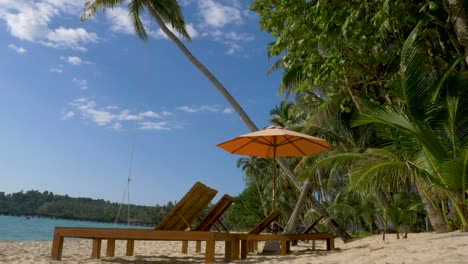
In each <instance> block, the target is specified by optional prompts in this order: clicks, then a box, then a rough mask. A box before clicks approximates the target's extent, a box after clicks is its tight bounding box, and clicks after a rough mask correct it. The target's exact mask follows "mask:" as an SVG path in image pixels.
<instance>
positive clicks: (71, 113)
mask: <svg viewBox="0 0 468 264" xmlns="http://www.w3.org/2000/svg"><path fill="white" fill-rule="evenodd" d="M74 116H75V113H74V112H73V111H68V112H66V113H64V114H63V115H62V119H63V120H68V119H70V118H72V117H74Z"/></svg>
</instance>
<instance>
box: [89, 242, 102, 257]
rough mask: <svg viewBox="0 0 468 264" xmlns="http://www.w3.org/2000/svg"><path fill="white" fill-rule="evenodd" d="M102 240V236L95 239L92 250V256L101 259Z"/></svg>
mask: <svg viewBox="0 0 468 264" xmlns="http://www.w3.org/2000/svg"><path fill="white" fill-rule="evenodd" d="M101 241H102V239H100V238H94V239H93V251H92V252H91V257H92V258H96V259H99V258H101Z"/></svg>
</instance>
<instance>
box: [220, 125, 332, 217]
mask: <svg viewBox="0 0 468 264" xmlns="http://www.w3.org/2000/svg"><path fill="white" fill-rule="evenodd" d="M217 146H218V147H220V148H222V149H224V150H226V151H228V152H230V153H233V154H238V155H248V156H255V157H264V158H273V203H272V207H273V210H274V209H275V208H276V204H275V202H276V200H275V199H276V166H275V165H276V158H277V157H302V156H308V155H312V154H315V153H319V152H323V151H327V150H329V149H330V146H329V145H328V143H327V142H326V141H325V140H323V139H321V138H316V137H312V136H309V135H306V134H302V133H298V132H295V131H290V130H286V129H284V128H282V127H278V126H269V127H266V128H264V129H263V130H260V131H256V132H252V133H249V134H245V135H241V136H238V137H235V138H233V139H231V140H228V141H226V142H223V143H220V144H218V145H217Z"/></svg>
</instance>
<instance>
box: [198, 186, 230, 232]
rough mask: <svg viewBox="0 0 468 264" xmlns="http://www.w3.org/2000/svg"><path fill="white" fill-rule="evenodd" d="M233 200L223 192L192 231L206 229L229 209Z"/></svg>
mask: <svg viewBox="0 0 468 264" xmlns="http://www.w3.org/2000/svg"><path fill="white" fill-rule="evenodd" d="M233 202H234V198H232V197H231V196H229V195H228V194H225V195H224V196H223V197H221V199H219V201H218V202H217V203H216V204H215V205H214V206H213V207H212V208H211V210H210V211H209V212H208V214H207V215H206V216H205V217H204V218H203V219H202V220H201V221H200V223H199V224H198V225H197V226H196V227H195V228H194V229H193V230H194V231H208V230H210V229H211V227H213V226H214V225H215V224H216V222H218V221H219V220H220V218H221V216H222V215H223V214H224V213H225V212H226V211H227V209H229V207H230V206H231V204H232V203H233Z"/></svg>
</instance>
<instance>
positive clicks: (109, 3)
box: [80, 0, 125, 21]
mask: <svg viewBox="0 0 468 264" xmlns="http://www.w3.org/2000/svg"><path fill="white" fill-rule="evenodd" d="M124 1H125V0H94V1H92V0H86V1H85V3H84V11H83V14H82V15H81V17H80V20H81V21H85V20H87V19H88V18H90V17H92V16H93V15H94V14H95V13H96V11H97V10H99V9H100V10H101V11H103V12H105V11H106V9H107V8H111V9H112V8H114V6H116V5H118V4H121V3H123V2H124Z"/></svg>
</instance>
